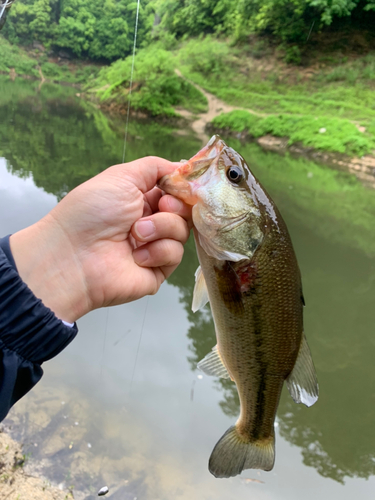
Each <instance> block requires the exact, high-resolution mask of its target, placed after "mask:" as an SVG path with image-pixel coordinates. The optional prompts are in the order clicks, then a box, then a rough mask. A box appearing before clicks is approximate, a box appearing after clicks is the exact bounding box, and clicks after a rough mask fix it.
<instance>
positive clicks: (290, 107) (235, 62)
mask: <svg viewBox="0 0 375 500" xmlns="http://www.w3.org/2000/svg"><path fill="white" fill-rule="evenodd" d="M176 58H177V60H178V61H179V65H180V69H181V71H182V73H183V74H184V75H185V76H186V77H188V78H190V79H191V80H193V81H194V82H195V83H197V84H198V85H200V86H202V87H203V88H204V89H206V90H207V91H209V92H211V93H213V94H214V95H217V96H218V97H219V98H221V99H222V100H224V101H225V102H228V103H229V104H232V105H235V106H241V107H243V108H248V109H250V110H252V111H253V112H255V113H257V114H260V115H263V116H265V115H271V116H270V117H268V118H266V119H263V120H262V119H259V118H256V117H254V116H251V115H249V113H241V112H238V111H237V112H233V113H232V114H231V115H229V116H222V117H220V118H219V119H217V120H216V122H215V125H216V126H217V127H218V128H228V129H230V130H234V131H243V130H249V131H250V133H251V134H252V135H254V136H259V135H264V134H265V133H271V134H273V135H276V136H287V137H289V138H290V142H291V143H293V142H297V141H300V142H302V143H304V144H305V145H307V146H312V147H316V148H321V149H324V150H328V151H336V152H341V153H343V152H345V153H348V154H365V153H369V152H371V151H372V150H373V149H374V147H375V138H374V134H375V100H374V90H375V54H367V55H366V56H363V57H358V58H356V59H355V60H347V59H345V58H343V57H340V58H336V59H334V58H333V59H332V60H331V62H330V66H327V63H326V62H325V63H319V61H317V62H315V63H314V65H313V67H310V68H301V67H292V66H286V65H285V64H284V63H281V62H280V61H278V60H277V59H276V58H275V57H273V58H272V57H270V56H267V57H266V58H265V59H260V60H259V59H255V58H254V57H251V56H250V55H249V54H248V52H247V49H245V48H242V49H241V48H238V47H237V48H235V47H230V46H229V45H228V44H227V43H226V42H220V41H218V40H214V39H211V38H206V39H205V40H199V41H198V40H190V41H188V42H186V43H185V45H184V46H183V47H182V48H181V49H180V50H179V52H178V54H177V55H176ZM325 60H326V59H325ZM279 115H280V116H279ZM353 122H354V123H353ZM355 125H361V126H363V127H365V129H366V131H365V133H361V132H360V131H359V130H358V129H357V127H356V126H355ZM321 129H326V132H319V130H321Z"/></svg>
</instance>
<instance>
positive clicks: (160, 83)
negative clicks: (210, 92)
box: [90, 45, 207, 116]
mask: <svg viewBox="0 0 375 500" xmlns="http://www.w3.org/2000/svg"><path fill="white" fill-rule="evenodd" d="M131 68H132V57H131V56H129V57H127V58H126V59H125V60H119V61H116V62H115V63H113V64H112V65H111V66H109V67H107V68H103V69H102V70H101V71H100V72H99V76H98V78H97V79H95V80H94V81H93V83H92V84H90V87H91V88H93V87H94V91H95V92H96V94H97V96H98V97H99V98H100V99H101V100H102V101H106V100H115V101H117V102H118V103H119V104H124V103H125V102H126V101H127V98H128V93H129V84H130V77H131ZM132 88H133V90H132V97H131V102H132V107H133V108H135V109H140V110H144V111H146V112H148V113H150V114H151V115H153V116H158V115H167V116H173V115H176V113H175V111H174V109H173V108H174V107H175V106H185V107H187V108H188V109H191V110H192V111H194V112H198V111H205V109H206V108H207V100H206V98H205V97H204V96H203V94H201V92H199V91H198V90H197V89H196V88H195V87H194V86H193V85H191V84H190V83H188V82H187V81H185V80H183V79H182V78H180V77H179V76H177V75H176V73H175V71H174V59H173V56H172V54H171V53H170V52H167V51H166V50H164V49H162V48H160V47H159V46H157V45H154V46H151V47H148V48H147V49H143V50H140V51H139V52H138V54H137V55H136V57H135V61H134V75H133V86H132Z"/></svg>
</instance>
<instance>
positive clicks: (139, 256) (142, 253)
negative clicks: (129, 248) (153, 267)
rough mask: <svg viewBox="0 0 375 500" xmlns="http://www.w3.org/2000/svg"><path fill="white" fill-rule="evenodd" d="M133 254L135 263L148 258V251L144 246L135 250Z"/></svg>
mask: <svg viewBox="0 0 375 500" xmlns="http://www.w3.org/2000/svg"><path fill="white" fill-rule="evenodd" d="M133 256H134V260H135V261H136V263H137V264H143V263H144V262H146V261H147V260H148V259H149V258H150V252H149V251H148V250H146V249H145V248H141V249H139V250H136V251H135V252H134V254H133Z"/></svg>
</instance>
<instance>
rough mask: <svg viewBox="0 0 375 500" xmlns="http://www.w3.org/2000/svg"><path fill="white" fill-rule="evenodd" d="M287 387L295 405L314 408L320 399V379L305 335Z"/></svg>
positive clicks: (287, 381)
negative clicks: (300, 404)
mask: <svg viewBox="0 0 375 500" xmlns="http://www.w3.org/2000/svg"><path fill="white" fill-rule="evenodd" d="M286 385H287V387H288V389H289V392H290V395H291V396H292V398H293V401H294V402H295V403H303V404H305V405H306V406H312V405H313V404H314V403H315V402H316V401H317V399H318V396H319V386H318V379H317V377H316V372H315V368H314V363H313V360H312V357H311V352H310V348H309V346H308V344H307V340H306V337H305V335H304V334H303V335H302V340H301V345H300V348H299V352H298V356H297V360H296V363H295V365H294V368H293V370H292V371H291V373H290V375H289V377H288V378H287V379H286Z"/></svg>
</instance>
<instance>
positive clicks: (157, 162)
mask: <svg viewBox="0 0 375 500" xmlns="http://www.w3.org/2000/svg"><path fill="white" fill-rule="evenodd" d="M179 166H181V163H179V162H175V163H173V162H171V161H168V160H165V159H164V158H159V157H157V156H146V157H145V158H141V159H139V160H135V161H132V162H130V163H124V164H122V165H115V166H114V167H112V171H113V172H116V174H117V175H120V176H121V177H122V178H126V180H130V181H131V182H132V183H133V184H134V185H135V186H136V187H137V188H138V189H139V190H140V191H142V192H143V193H147V192H148V191H150V190H151V189H152V188H154V187H155V186H156V183H157V181H158V180H159V179H161V178H162V177H163V175H167V174H170V173H172V172H173V171H174V170H176V168H178V167H179Z"/></svg>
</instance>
